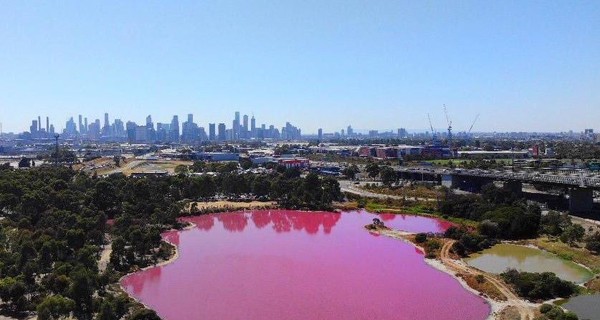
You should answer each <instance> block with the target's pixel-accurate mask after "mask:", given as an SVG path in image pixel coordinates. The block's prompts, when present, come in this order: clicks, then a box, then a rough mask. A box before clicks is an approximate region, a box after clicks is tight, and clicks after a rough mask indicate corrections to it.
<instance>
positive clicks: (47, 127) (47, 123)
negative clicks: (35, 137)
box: [46, 117, 50, 132]
mask: <svg viewBox="0 0 600 320" xmlns="http://www.w3.org/2000/svg"><path fill="white" fill-rule="evenodd" d="M46 132H50V118H49V117H46Z"/></svg>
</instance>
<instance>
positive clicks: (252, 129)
mask: <svg viewBox="0 0 600 320" xmlns="http://www.w3.org/2000/svg"><path fill="white" fill-rule="evenodd" d="M250 138H256V119H254V115H252V119H250Z"/></svg>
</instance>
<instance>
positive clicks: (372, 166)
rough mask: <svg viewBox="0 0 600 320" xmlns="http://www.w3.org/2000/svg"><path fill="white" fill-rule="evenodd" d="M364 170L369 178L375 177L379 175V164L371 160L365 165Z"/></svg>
mask: <svg viewBox="0 0 600 320" xmlns="http://www.w3.org/2000/svg"><path fill="white" fill-rule="evenodd" d="M365 170H366V171H367V174H368V175H369V177H370V178H375V177H377V176H378V175H379V170H380V169H379V165H378V164H377V163H374V162H371V163H369V164H367V166H366V167H365Z"/></svg>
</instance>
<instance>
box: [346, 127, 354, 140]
mask: <svg viewBox="0 0 600 320" xmlns="http://www.w3.org/2000/svg"><path fill="white" fill-rule="evenodd" d="M346 134H347V135H348V137H352V136H353V135H354V129H352V126H350V125H349V126H348V128H346Z"/></svg>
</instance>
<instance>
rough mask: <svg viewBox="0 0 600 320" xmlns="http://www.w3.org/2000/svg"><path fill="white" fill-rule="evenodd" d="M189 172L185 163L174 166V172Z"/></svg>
mask: <svg viewBox="0 0 600 320" xmlns="http://www.w3.org/2000/svg"><path fill="white" fill-rule="evenodd" d="M188 172H189V168H188V166H186V165H183V164H180V165H178V166H176V167H175V174H179V175H181V174H187V173H188Z"/></svg>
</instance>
